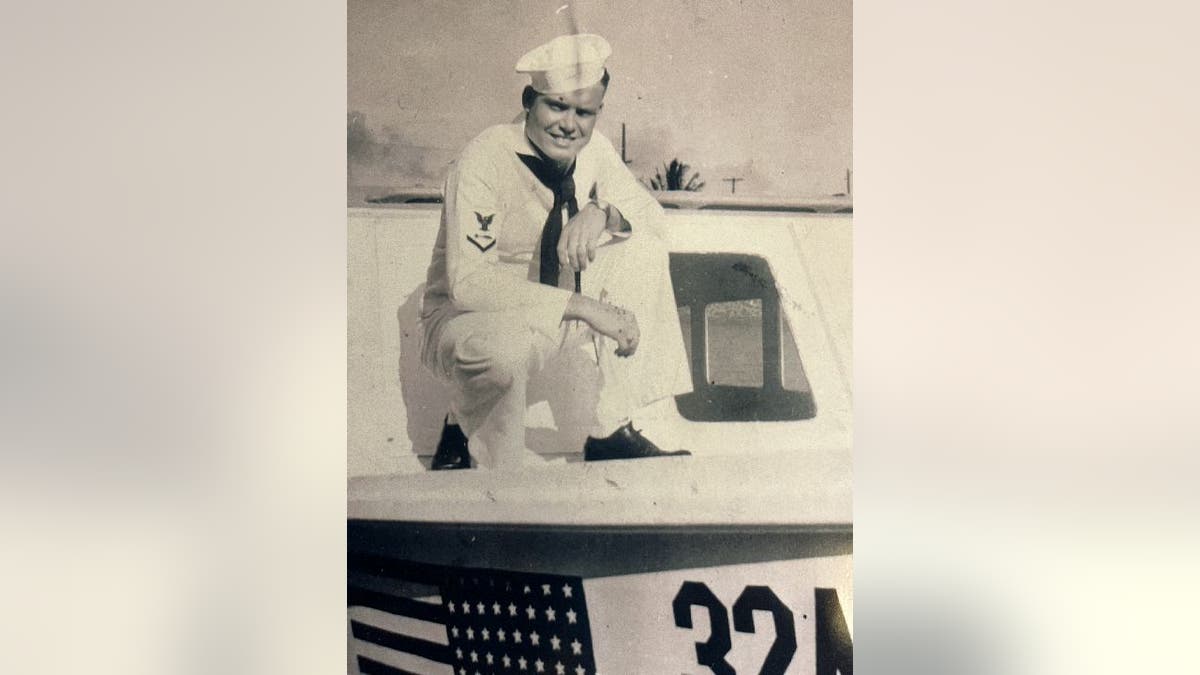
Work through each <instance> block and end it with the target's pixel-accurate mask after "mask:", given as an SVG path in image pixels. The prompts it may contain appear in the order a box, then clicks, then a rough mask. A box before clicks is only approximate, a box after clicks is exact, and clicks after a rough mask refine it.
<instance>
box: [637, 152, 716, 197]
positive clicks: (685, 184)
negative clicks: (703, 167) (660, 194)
mask: <svg viewBox="0 0 1200 675" xmlns="http://www.w3.org/2000/svg"><path fill="white" fill-rule="evenodd" d="M691 168H692V167H690V166H688V165H687V164H684V163H683V162H681V161H679V159H678V158H676V159H672V160H671V162H670V163H669V164H664V165H663V168H662V171H655V172H654V177H653V178H651V179H650V187H651V188H652V189H655V190H686V191H688V192H699V191H700V190H702V189H703V188H704V181H702V180H700V174H699V173H692V175H691V177H688V178H687V180H686V181H685V180H684V178H685V177H687V172H688V170H689V169H691Z"/></svg>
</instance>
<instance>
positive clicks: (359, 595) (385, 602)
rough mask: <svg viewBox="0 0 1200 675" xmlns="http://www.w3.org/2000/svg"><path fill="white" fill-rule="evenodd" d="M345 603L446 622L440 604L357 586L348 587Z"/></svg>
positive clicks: (422, 619)
mask: <svg viewBox="0 0 1200 675" xmlns="http://www.w3.org/2000/svg"><path fill="white" fill-rule="evenodd" d="M347 605H349V606H351V607H353V606H359V607H370V608H372V609H378V610H382V611H384V612H388V613H389V614H399V615H400V616H407V617H409V618H410V619H419V620H421V621H436V622H438V623H445V622H446V610H445V609H444V608H443V607H442V606H441V605H434V604H431V603H428V602H421V601H419V600H412V599H410V598H401V597H397V596H394V595H388V594H386V593H380V592H378V591H371V590H367V589H365V588H359V587H357V586H351V587H350V589H349V592H348V602H347Z"/></svg>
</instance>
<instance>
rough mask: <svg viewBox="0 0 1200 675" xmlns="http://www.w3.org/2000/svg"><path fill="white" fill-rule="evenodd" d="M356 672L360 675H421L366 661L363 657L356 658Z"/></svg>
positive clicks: (371, 660)
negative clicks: (360, 674)
mask: <svg viewBox="0 0 1200 675" xmlns="http://www.w3.org/2000/svg"><path fill="white" fill-rule="evenodd" d="M358 672H360V673H362V675H421V674H420V673H415V672H413V671H411V670H404V669H403V668H396V667H395V666H389V665H388V664H386V663H380V662H379V661H376V660H374V659H368V658H367V657H365V656H360V657H358Z"/></svg>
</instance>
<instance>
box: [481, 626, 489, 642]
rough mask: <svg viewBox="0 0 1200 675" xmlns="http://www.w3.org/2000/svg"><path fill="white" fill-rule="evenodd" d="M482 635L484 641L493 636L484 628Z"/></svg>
mask: <svg viewBox="0 0 1200 675" xmlns="http://www.w3.org/2000/svg"><path fill="white" fill-rule="evenodd" d="M480 634H481V635H483V639H484V640H486V639H488V637H489V636H490V635H491V633H489V632H488V629H486V628H484V629H483V632H482V633H480Z"/></svg>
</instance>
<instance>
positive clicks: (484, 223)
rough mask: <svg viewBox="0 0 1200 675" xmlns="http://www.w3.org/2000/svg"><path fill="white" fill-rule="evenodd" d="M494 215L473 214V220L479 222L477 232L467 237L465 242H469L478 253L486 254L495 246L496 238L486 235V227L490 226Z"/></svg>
mask: <svg viewBox="0 0 1200 675" xmlns="http://www.w3.org/2000/svg"><path fill="white" fill-rule="evenodd" d="M495 217H496V214H494V213H493V214H491V215H488V216H485V215H483V214H482V213H480V212H478V211H476V212H475V220H477V221H479V231H478V232H476V233H474V234H468V235H467V241H469V242H471V243H472V244H473V245H474V246H475V248H477V249H479V252H480V253H487V251H488V249H490V248H491V247H493V246H495V245H496V238H495V237H493V236H492V235H490V234H488V233H487V232H488V226H490V225H491V224H492V219H493V218H495Z"/></svg>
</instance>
